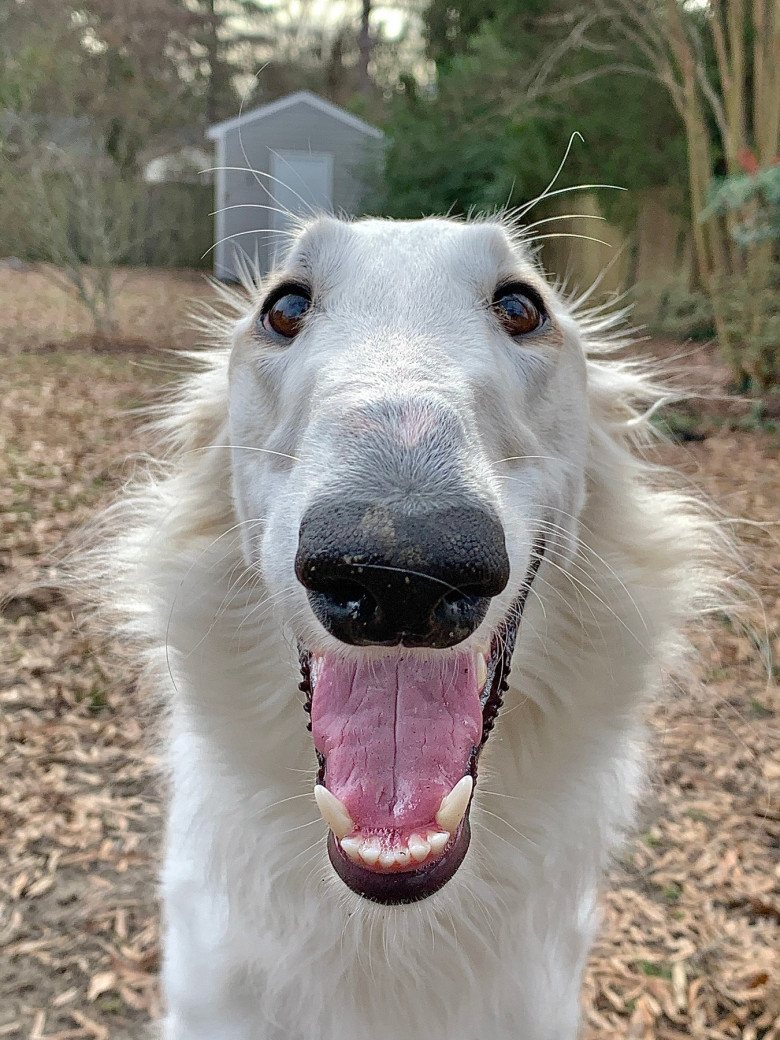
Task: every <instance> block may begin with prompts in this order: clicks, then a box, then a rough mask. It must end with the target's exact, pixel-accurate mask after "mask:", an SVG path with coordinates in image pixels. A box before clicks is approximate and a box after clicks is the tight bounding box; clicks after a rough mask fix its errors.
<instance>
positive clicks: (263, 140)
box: [207, 90, 383, 280]
mask: <svg viewBox="0 0 780 1040" xmlns="http://www.w3.org/2000/svg"><path fill="white" fill-rule="evenodd" d="M207 136H208V137H209V138H210V139H211V140H212V141H214V142H215V147H216V161H215V164H214V165H215V166H216V167H217V170H216V176H215V179H214V185H215V191H214V196H215V203H216V204H215V207H214V208H215V210H216V211H217V212H216V218H215V225H214V241H215V242H216V243H217V245H216V246H215V248H214V272H215V274H216V275H217V276H218V277H219V278H223V279H226V280H231V279H235V278H236V277H237V264H236V261H237V258H238V257H239V256H240V255H242V254H243V255H244V256H246V257H249V258H250V259H251V260H252V261H254V259H255V257H257V260H258V262H259V265H260V269H261V271H266V270H268V268H269V267H270V266H271V264H272V263H273V259H274V256H275V254H276V252H277V251H278V250H279V249H280V247H281V246H283V244H284V241H285V235H284V232H285V231H286V230H287V229H288V228H289V226H290V222H291V221H290V217H289V215H288V214H290V213H292V214H296V215H298V214H305V213H310V212H312V211H325V212H345V213H348V214H351V215H358V214H359V213H360V212H361V208H362V205H363V203H364V199H365V197H366V194H367V190H368V180H369V177H370V173H369V171H370V170H372V169H375V168H376V166H377V163H378V161H379V158H380V149H381V141H382V137H383V134H382V131H381V130H379V129H377V127H375V126H371V125H370V124H369V123H366V122H364V121H363V120H362V119H358V118H357V116H353V115H352V114H351V113H350V112H347V111H345V110H344V109H343V108H339V107H338V106H337V105H333V104H331V103H330V102H329V101H325V100H324V99H323V98H321V97H317V95H316V94H312V93H310V92H309V91H307V90H301V91H298V92H296V93H295V94H289V95H288V96H287V97H283V98H279V99H278V100H276V101H272V102H270V103H269V104H267V105H262V106H261V107H260V108H255V109H253V110H252V111H251V112H243V113H242V114H241V115H240V116H236V118H235V119H228V120H225V122H222V123H216V124H215V125H214V126H212V127H210V128H209V130H208V131H207ZM252 170H254V171H256V173H253V172H252ZM262 206H268V207H270V208H269V209H263V208H260V207H262Z"/></svg>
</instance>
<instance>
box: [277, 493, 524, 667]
mask: <svg viewBox="0 0 780 1040" xmlns="http://www.w3.org/2000/svg"><path fill="white" fill-rule="evenodd" d="M295 573H296V575H297V576H298V580H299V581H300V582H301V584H303V585H304V586H305V588H306V589H307V590H308V596H309V602H310V603H311V606H312V609H313V611H314V613H315V615H316V616H317V618H318V619H319V620H320V621H321V623H322V624H323V625H324V627H325V628H326V629H327V630H328V631H329V632H330V633H331V634H332V635H333V636H335V637H336V638H337V639H340V640H341V641H342V642H344V643H351V644H353V645H356V646H369V645H378V646H395V645H396V644H398V643H403V644H404V645H405V646H427V647H439V648H441V647H448V646H454V645H455V644H456V643H459V642H461V641H462V640H463V639H466V638H467V636H469V635H471V633H472V632H473V631H474V630H475V629H476V628H477V626H478V625H479V623H480V622H481V621H482V620H483V618H484V617H485V614H486V613H487V609H488V606H489V605H490V599H491V597H492V596H496V595H498V593H499V592H501V591H502V590H503V589H504V588H505V586H506V584H507V582H508V580H509V558H508V556H507V551H506V544H505V541H504V531H503V528H502V527H501V524H500V523H499V520H498V518H497V516H496V515H495V514H494V513H493V511H492V510H491V509H489V508H488V507H487V506H485V505H482V504H481V503H472V502H467V503H465V504H459V505H457V506H450V507H445V508H440V509H437V510H435V511H430V512H426V513H416V514H415V513H410V512H409V511H408V509H404V508H402V507H401V506H396V505H388V504H377V503H368V502H354V501H353V502H343V501H335V500H334V499H332V498H331V499H327V500H321V501H319V502H317V503H315V504H314V505H312V506H311V507H310V508H309V509H308V510H307V512H306V513H305V515H304V518H303V521H302V523H301V529H300V537H299V542H298V552H297V555H296V558H295Z"/></svg>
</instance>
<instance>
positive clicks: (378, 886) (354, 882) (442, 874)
mask: <svg viewBox="0 0 780 1040" xmlns="http://www.w3.org/2000/svg"><path fill="white" fill-rule="evenodd" d="M470 842H471V824H470V822H469V812H468V810H467V811H466V815H465V816H464V818H463V820H462V822H461V824H460V826H459V827H458V830H457V832H456V834H455V837H454V838H453V839H452V840H451V841H450V843H449V845H448V846H447V847H446V848H445V849H444V851H443V852H442V853H441V855H440V856H438V857H437V858H436V859H435V860H434V861H433V863H430V864H426V865H425V866H423V867H419V868H418V869H417V870H404V871H398V872H395V873H392V874H389V873H382V872H381V871H377V870H369V869H367V868H366V867H361V866H359V865H358V864H357V863H353V861H352V860H351V859H349V858H348V856H347V855H346V853H344V852H343V850H342V849H341V847H340V846H339V843H338V842H337V841H336V836H335V835H334V833H333V831H329V832H328V856H329V858H330V862H331V864H332V865H333V869H334V870H335V871H336V873H337V874H338V876H339V877H340V878H341V880H342V881H343V882H344V884H345V885H346V886H347V888H351V889H352V891H353V892H357V894H358V895H359V896H363V898H364V899H370V900H371V902H372V903H382V904H384V905H385V906H400V905H402V904H404V903H418V902H419V901H420V900H421V899H427V898H428V896H431V895H433V893H434V892H438V891H439V889H440V888H442V887H443V886H444V885H446V884H447V882H448V881H449V880H450V878H451V877H452V876H453V874H454V873H455V872H456V871H457V869H458V867H459V866H460V865H461V863H462V862H463V860H464V858H465V856H466V853H467V852H468V849H469V844H470Z"/></svg>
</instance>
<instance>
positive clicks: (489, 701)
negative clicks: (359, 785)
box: [298, 541, 545, 906]
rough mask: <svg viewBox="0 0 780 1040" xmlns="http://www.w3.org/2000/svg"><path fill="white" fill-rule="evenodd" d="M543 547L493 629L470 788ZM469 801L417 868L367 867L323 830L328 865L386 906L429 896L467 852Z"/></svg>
mask: <svg viewBox="0 0 780 1040" xmlns="http://www.w3.org/2000/svg"><path fill="white" fill-rule="evenodd" d="M544 551H545V546H544V543H543V542H541V541H540V542H537V543H536V544H535V545H534V547H533V550H532V552H531V563H530V565H529V567H528V571H527V572H526V576H525V580H524V582H523V584H522V586H521V588H520V591H519V592H518V594H517V596H516V597H515V598H514V600H513V601H512V603H511V604H510V607H509V610H508V611H507V613H506V615H505V616H504V618H503V620H502V621H501V623H500V624H499V625H498V627H497V628H496V630H495V632H494V633H493V638H492V640H491V644H490V664H489V666H488V678H487V682H486V683H485V691H484V693H483V696H482V738H481V740H480V744H479V747H474V748H472V751H471V756H470V758H469V763H468V767H467V773H469V774H470V775H471V776H472V778H473V780H474V788H475V790H476V783H477V776H478V766H479V756H480V753H481V751H482V748H483V747H484V746H485V744H486V743H487V739H488V737H489V736H490V734H491V732H492V730H493V727H494V726H495V724H496V719H497V718H498V714H499V712H500V710H501V707H502V705H503V703H504V694H505V693H506V691H507V690H508V688H509V673H510V671H511V667H512V655H513V654H514V649H515V644H516V642H517V633H518V630H519V628H520V621H521V619H522V616H523V611H524V609H525V604H526V600H527V599H528V594H529V592H530V591H531V586H532V585H533V582H534V579H535V577H536V575H537V572H538V571H539V567H540V566H541V563H542V560H543V558H544ZM298 653H299V660H300V667H301V682H300V683H299V689H300V690H301V691H302V692H303V693H304V695H305V700H304V705H303V706H304V710H305V711H306V713H307V714H308V715H309V721H308V725H307V728H308V729H309V730H311V702H312V696H313V688H312V682H311V653H310V651H308V650H306V649H305V648H304V647H303V646H302V645H301V644H299V645H298ZM317 760H318V764H319V770H318V774H317V782H318V783H320V784H324V783H325V775H326V772H327V762H326V760H325V758H324V757H323V756H322V755H320V754H319V752H317ZM472 804H473V794H472V801H471V802H470V803H469V807H468V808H467V810H466V814H465V816H464V818H463V821H462V823H461V825H460V827H459V828H458V831H457V833H456V834H455V837H454V838H453V840H452V841H451V842H450V843H449V845H447V847H446V848H445V849H444V850H443V851H442V853H441V855H440V856H438V857H437V858H436V860H434V862H433V863H430V864H425V865H423V866H422V867H419V868H417V869H411V870H403V871H394V872H392V873H382V872H380V871H375V870H370V869H368V868H364V867H361V866H359V865H358V864H357V863H354V862H353V861H352V860H350V859H349V858H348V857H347V855H346V853H345V852H344V851H343V850H342V849H341V848H340V846H339V844H338V842H337V840H336V837H335V835H334V834H333V832H332V831H328V857H329V858H330V862H331V864H332V866H333V869H334V870H335V871H336V873H337V874H338V876H339V877H340V878H341V880H342V881H343V882H344V884H345V885H346V886H347V887H348V888H350V889H352V891H353V892H356V893H357V894H358V895H360V896H363V897H364V898H365V899H369V900H371V901H372V902H375V903H382V904H384V905H386V906H398V905H402V904H404V903H416V902H419V901H420V900H422V899H427V898H428V896H432V895H433V894H434V893H435V892H438V891H439V889H440V888H442V887H443V886H444V885H446V884H447V882H448V881H449V880H450V879H451V878H452V877H453V876H454V875H455V873H456V872H457V870H458V868H459V867H460V865H461V863H462V862H463V860H464V859H465V857H466V853H467V852H468V849H469V845H470V843H471V822H470V813H471V805H472Z"/></svg>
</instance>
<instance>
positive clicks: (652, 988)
mask: <svg viewBox="0 0 780 1040" xmlns="http://www.w3.org/2000/svg"><path fill="white" fill-rule="evenodd" d="M207 292H208V290H207V288H206V286H205V282H204V281H203V279H202V278H201V277H200V276H198V275H170V274H162V273H160V272H133V273H131V275H130V278H129V281H128V285H127V288H126V291H125V293H124V294H123V296H122V298H121V305H120V335H119V339H120V340H121V343H122V344H123V345H124V346H122V347H121V349H120V348H116V349H113V350H111V351H109V352H105V351H101V350H99V349H96V346H95V344H94V342H93V341H92V340H91V339H90V338H89V336H88V324H87V323H86V322H85V321H84V319H83V318H82V316H81V315H80V314H79V312H78V309H77V307H76V306H75V305H74V304H73V303H72V302H70V301H67V300H66V299H64V297H62V296H61V295H60V294H59V292H58V291H57V290H54V289H53V288H52V287H51V286H50V285H49V284H48V282H46V280H45V279H44V278H42V277H41V276H40V275H39V274H37V273H36V272H34V271H15V270H12V269H9V268H5V267H2V266H0V298H2V299H3V307H2V308H0V366H1V367H2V383H1V384H0V385H2V408H0V443H1V444H2V447H3V452H2V458H0V597H2V596H5V597H6V599H5V600H4V603H3V605H2V607H1V608H0V1038H6V1037H7V1038H13V1040H22V1038H24V1040H44V1038H47V1040H56V1038H59V1040H66V1038H74V1040H80V1038H97V1040H130V1038H138V1037H141V1036H142V1035H144V1033H143V1024H144V1023H146V1022H147V1021H148V1019H149V1017H150V1016H151V1017H154V1016H156V1015H158V1014H159V1013H160V997H159V992H158V985H157V969H158V963H159V945H158V913H157V911H158V908H157V905H156V900H155V897H156V882H155V875H156V869H157V860H158V853H159V845H160V833H161V791H160V784H159V783H158V780H157V775H156V761H155V754H154V753H153V751H152V746H153V745H152V742H151V741H150V740H149V739H148V734H150V733H151V732H152V731H153V728H154V727H153V720H152V719H150V718H149V717H148V715H149V709H148V707H147V702H146V699H145V697H144V691H143V690H142V689H140V688H139V686H138V685H137V683H136V681H135V679H134V668H133V664H132V660H131V659H130V658H129V657H128V656H127V652H126V651H123V650H121V649H120V648H119V647H118V646H116V645H114V644H113V643H112V642H111V641H110V640H106V639H105V638H103V637H99V636H98V635H97V633H96V631H94V630H93V629H92V628H91V626H90V625H87V624H84V623H83V622H79V621H77V620H75V619H74V606H73V604H71V603H69V602H67V601H66V600H65V599H63V597H62V595H61V594H60V593H59V592H58V591H57V590H56V587H55V586H54V585H53V578H54V573H55V572H54V569H53V568H54V563H55V560H56V551H57V546H58V544H59V543H60V542H61V540H62V538H63V537H64V536H65V535H66V534H67V532H68V531H69V530H71V529H72V528H73V527H74V525H78V524H80V523H82V522H83V521H84V520H85V519H87V518H88V517H90V516H92V515H93V514H94V512H95V510H96V509H97V508H98V507H99V505H100V504H102V503H105V502H106V501H108V500H110V498H111V495H112V493H113V492H114V490H115V489H116V488H117V487H118V486H119V485H121V483H122V482H123V481H124V480H125V479H126V478H127V477H128V476H129V475H130V473H131V472H132V469H133V466H134V465H135V463H134V462H133V461H132V456H133V454H134V453H135V452H137V451H138V450H139V448H140V447H141V440H140V438H139V436H138V433H137V432H136V425H137V423H136V420H135V418H134V417H133V416H132V415H131V414H128V409H132V408H133V407H134V406H135V405H138V404H140V403H141V402H142V401H143V400H144V396H145V394H146V393H147V392H148V391H149V390H150V389H151V388H152V387H154V386H156V385H159V384H160V383H161V382H162V381H164V380H165V378H166V377H167V376H168V375H169V373H170V371H171V369H172V368H175V362H174V360H173V359H171V358H170V357H169V356H168V355H167V354H166V353H164V350H165V349H166V348H169V347H171V346H172V345H174V344H182V343H184V344H190V343H191V342H193V334H192V333H188V332H184V333H182V332H180V331H179V330H180V325H181V322H182V318H183V315H184V313H185V311H186V308H187V306H188V302H187V301H188V300H190V299H192V298H193V297H194V296H201V297H202V296H204V295H206V294H207ZM6 301H10V302H6ZM55 345H56V349H55ZM649 346H652V344H650V345H649ZM658 347H659V349H660V350H662V351H663V352H665V353H666V354H669V353H670V348H669V346H668V345H658ZM644 349H648V345H645V348H644ZM674 349H675V350H676V348H674ZM679 353H686V349H685V348H682V349H681V350H680V351H679ZM681 364H683V365H685V366H687V367H688V368H689V370H690V372H692V373H694V374H695V377H696V381H697V382H700V381H702V378H703V377H706V378H707V379H709V380H710V381H712V380H715V381H716V382H717V381H721V382H722V380H723V373H722V370H720V369H719V368H718V366H717V365H716V363H715V362H714V361H713V358H712V355H711V352H709V351H708V350H706V349H697V350H695V351H693V353H692V354H691V355H690V356H689V357H686V358H685V359H684V360H683V361H682V362H681ZM697 407H698V408H699V409H700V410H703V411H704V412H705V413H706V414H705V416H704V418H703V419H702V418H701V417H699V416H695V417H694V419H693V420H692V421H689V420H690V416H687V418H686V435H690V436H694V437H702V438H703V439H701V440H689V441H687V442H686V443H684V444H680V445H674V446H670V447H668V448H665V449H663V453H664V455H665V456H666V458H667V461H670V462H673V463H674V464H675V465H676V466H678V467H679V468H681V469H682V470H683V471H684V472H685V473H686V474H687V475H688V477H689V479H690V480H691V482H692V483H694V484H695V485H698V486H703V487H704V488H705V489H706V490H707V491H708V493H709V494H710V495H711V496H712V497H713V498H714V499H715V501H716V502H717V503H718V504H719V506H720V507H721V508H722V510H723V511H724V512H725V513H726V514H727V515H728V516H730V517H742V518H748V519H749V520H751V521H768V522H769V525H768V526H763V527H762V526H755V525H752V524H742V525H740V527H739V532H740V534H741V536H742V537H743V538H744V539H745V544H746V551H747V556H748V560H749V572H748V574H747V575H746V576H747V577H748V579H749V580H750V582H751V583H752V585H753V587H754V588H755V589H756V590H757V592H758V593H759V594H760V599H761V603H760V604H759V603H754V604H752V605H750V606H749V607H748V608H747V611H746V617H745V622H744V624H742V625H735V624H733V623H732V622H729V621H728V620H727V619H726V618H725V617H722V618H715V619H714V620H713V622H712V624H711V625H710V626H709V628H708V630H707V631H706V632H704V633H702V634H700V635H697V636H696V641H697V644H698V647H699V649H700V651H701V656H700V660H699V662H698V664H696V666H695V667H694V668H693V669H692V670H691V672H690V674H689V675H688V676H687V677H686V680H685V682H684V684H681V685H677V686H674V687H673V688H672V689H670V690H669V692H668V696H667V697H666V698H665V700H664V702H663V704H660V705H659V706H658V707H657V708H656V709H655V711H654V712H653V714H652V718H651V720H650V721H651V729H652V734H653V749H652V754H653V760H654V768H653V771H652V785H651V790H650V792H649V794H648V797H647V799H646V801H645V804H644V806H643V810H642V814H641V823H640V826H639V829H638V832H637V834H636V836H635V837H634V839H633V840H632V841H631V842H630V843H629V845H628V846H627V847H626V848H625V850H624V851H623V852H622V853H621V855H620V857H619V859H618V860H617V862H616V863H615V866H614V868H613V870H612V871H611V874H610V877H609V878H608V881H607V884H606V885H605V895H604V923H603V927H602V929H601V933H600V936H599V939H598V942H597V943H596V946H595V948H594V950H593V954H592V957H591V961H590V966H589V970H588V975H587V981H586V986H585V991H584V998H583V999H584V1005H585V1016H586V1022H587V1026H586V1032H585V1036H586V1040H596V1037H598V1038H600V1040H603V1038H605V1037H615V1038H618V1037H620V1038H631V1040H651V1038H654V1037H659V1038H675V1040H678V1038H682V1037H688V1036H693V1037H695V1038H712V1040H721V1038H725V1037H729V1038H731V1037H734V1038H736V1037H740V1038H742V1040H776V1038H780V942H779V936H780V858H779V857H778V849H779V848H780V806H779V805H778V797H777V792H778V784H779V783H780V756H779V754H778V744H779V742H778V736H779V735H780V734H779V732H778V717H779V715H778V713H779V712H780V699H779V698H778V693H777V690H776V689H775V687H774V685H773V679H774V677H775V674H776V670H777V665H776V664H775V660H776V655H777V652H778V634H779V633H780V594H779V592H778V581H777V575H778V562H779V561H780V526H778V527H774V526H772V524H774V523H776V522H777V520H778V506H779V505H780V439H779V438H778V434H777V433H775V432H772V431H771V430H766V429H748V428H747V427H749V426H750V423H749V422H748V421H747V420H746V421H744V422H737V423H735V422H733V421H732V420H731V419H729V420H728V421H725V420H724V417H723V415H719V414H718V405H717V403H708V404H707V405H701V404H700V405H698V406H697ZM729 407H730V411H731V412H733V411H734V408H733V406H729ZM737 410H738V409H737ZM726 411H728V409H727V410H726ZM748 413H749V409H747V408H746V409H745V415H746V416H747V415H748ZM735 425H737V426H739V425H742V426H744V427H746V428H745V429H734V428H733V427H734V426H735ZM32 581H36V582H39V583H41V584H39V585H38V587H37V588H36V589H35V591H33V592H29V591H25V586H27V585H28V584H29V583H30V582H32ZM47 582H49V583H50V584H47ZM484 1040H489V1034H487V1033H486V1036H485V1037H484Z"/></svg>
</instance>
